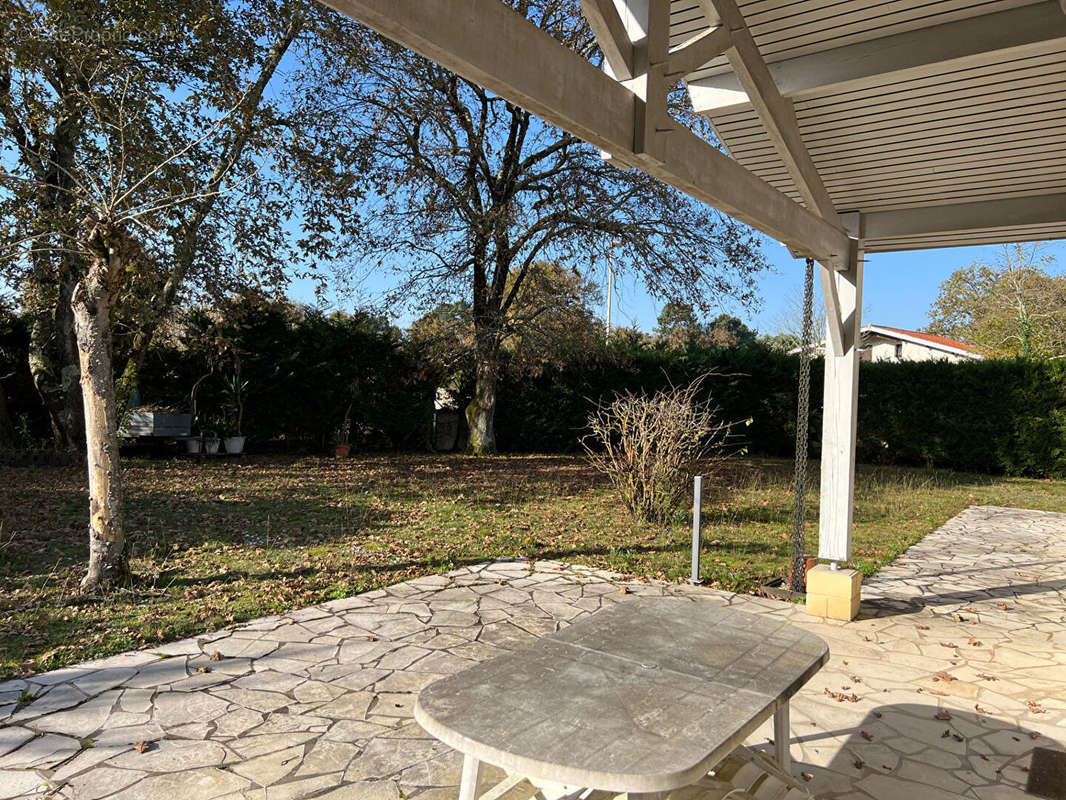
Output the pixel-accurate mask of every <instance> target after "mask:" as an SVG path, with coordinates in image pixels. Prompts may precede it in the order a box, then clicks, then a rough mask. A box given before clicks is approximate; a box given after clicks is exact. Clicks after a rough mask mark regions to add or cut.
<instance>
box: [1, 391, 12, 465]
mask: <svg viewBox="0 0 1066 800" xmlns="http://www.w3.org/2000/svg"><path fill="white" fill-rule="evenodd" d="M14 449H15V426H14V425H13V424H12V422H11V413H10V412H9V411H8V408H7V393H6V392H5V391H4V385H3V384H2V383H0V451H2V450H14Z"/></svg>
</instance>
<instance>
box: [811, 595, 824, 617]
mask: <svg viewBox="0 0 1066 800" xmlns="http://www.w3.org/2000/svg"><path fill="white" fill-rule="evenodd" d="M807 613H808V614H810V615H811V616H812V617H825V616H828V613H829V602H828V598H827V597H825V595H820V594H811V593H810V592H808V593H807Z"/></svg>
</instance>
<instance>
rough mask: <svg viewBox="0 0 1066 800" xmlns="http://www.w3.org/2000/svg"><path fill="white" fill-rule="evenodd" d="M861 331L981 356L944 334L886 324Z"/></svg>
mask: <svg viewBox="0 0 1066 800" xmlns="http://www.w3.org/2000/svg"><path fill="white" fill-rule="evenodd" d="M862 332H863V334H864V335H866V334H877V335H879V336H884V337H885V338H888V339H900V340H902V341H906V342H913V343H915V344H920V345H922V346H924V347H929V348H932V349H933V350H942V351H944V352H945V353H954V354H955V355H960V356H967V357H968V358H981V354H980V353H978V352H977V350H975V349H974V348H973V347H971V346H970V345H968V344H966V343H965V342H960V341H959V340H958V339H949V338H947V337H946V336H936V335H934V334H932V333H922V332H921V331H909V330H907V329H905V328H891V327H889V326H888V325H867V326H866V327H864V328H863V329H862Z"/></svg>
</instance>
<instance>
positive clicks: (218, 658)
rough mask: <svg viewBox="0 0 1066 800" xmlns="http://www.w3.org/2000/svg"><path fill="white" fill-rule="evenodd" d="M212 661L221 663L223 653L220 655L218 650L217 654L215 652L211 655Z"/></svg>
mask: <svg viewBox="0 0 1066 800" xmlns="http://www.w3.org/2000/svg"><path fill="white" fill-rule="evenodd" d="M211 660H212V661H221V660H222V653H220V652H219V651H218V650H216V651H215V652H213V653H212V654H211Z"/></svg>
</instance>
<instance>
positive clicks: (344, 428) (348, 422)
mask: <svg viewBox="0 0 1066 800" xmlns="http://www.w3.org/2000/svg"><path fill="white" fill-rule="evenodd" d="M351 432H352V404H351V403H349V404H348V407H347V408H346V409H345V410H344V419H343V420H342V421H341V424H340V427H339V428H337V437H336V441H337V443H336V444H335V445H334V446H333V457H334V458H347V457H348V456H349V454H350V453H351V452H352V445H351V443H350V442H349V441H348V437H349V436H350V435H351Z"/></svg>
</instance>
